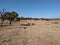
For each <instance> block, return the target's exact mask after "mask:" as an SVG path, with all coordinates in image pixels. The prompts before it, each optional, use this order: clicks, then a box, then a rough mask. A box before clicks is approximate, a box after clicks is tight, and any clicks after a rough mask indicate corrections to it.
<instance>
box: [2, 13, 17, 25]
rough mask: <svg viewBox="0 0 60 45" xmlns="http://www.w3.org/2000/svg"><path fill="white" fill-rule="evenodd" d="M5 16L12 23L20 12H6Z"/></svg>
mask: <svg viewBox="0 0 60 45" xmlns="http://www.w3.org/2000/svg"><path fill="white" fill-rule="evenodd" d="M3 16H4V18H5V20H9V21H10V25H11V24H12V21H14V19H15V18H16V17H18V13H16V12H6V13H4V15H3Z"/></svg>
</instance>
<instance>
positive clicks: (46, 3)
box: [0, 0, 60, 18]
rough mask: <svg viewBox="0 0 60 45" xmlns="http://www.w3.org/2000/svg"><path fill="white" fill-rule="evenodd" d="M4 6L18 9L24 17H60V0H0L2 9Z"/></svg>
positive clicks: (12, 9)
mask: <svg viewBox="0 0 60 45" xmlns="http://www.w3.org/2000/svg"><path fill="white" fill-rule="evenodd" d="M2 8H5V9H6V10H7V11H16V12H18V13H19V15H20V16H23V17H36V18H38V17H39V18H59V17H60V0H0V9H2Z"/></svg>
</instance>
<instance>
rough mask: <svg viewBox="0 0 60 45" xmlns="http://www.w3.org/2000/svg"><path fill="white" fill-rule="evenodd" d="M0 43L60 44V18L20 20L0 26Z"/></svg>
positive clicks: (22, 44)
mask: <svg viewBox="0 0 60 45" xmlns="http://www.w3.org/2000/svg"><path fill="white" fill-rule="evenodd" d="M28 23H29V24H30V25H26V24H28ZM0 45H60V20H50V21H45V20H21V21H20V22H16V23H12V26H3V27H1V26H0Z"/></svg>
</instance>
